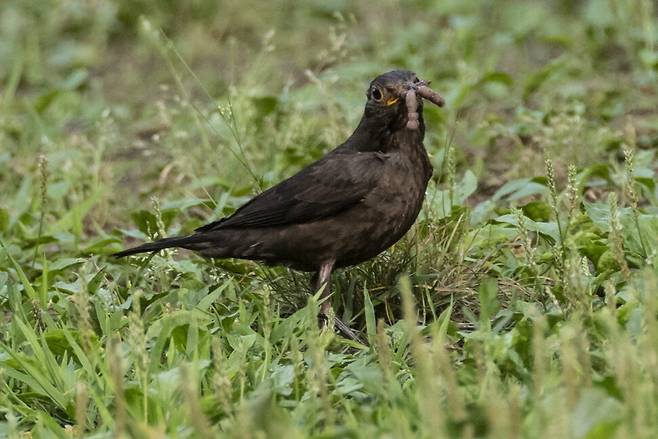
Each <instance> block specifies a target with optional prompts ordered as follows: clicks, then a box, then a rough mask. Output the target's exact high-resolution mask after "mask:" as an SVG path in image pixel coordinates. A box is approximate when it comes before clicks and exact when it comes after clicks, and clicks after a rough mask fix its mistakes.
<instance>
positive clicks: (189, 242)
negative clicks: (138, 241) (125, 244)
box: [112, 234, 206, 258]
mask: <svg viewBox="0 0 658 439" xmlns="http://www.w3.org/2000/svg"><path fill="white" fill-rule="evenodd" d="M205 239H206V238H205V237H202V236H201V234H194V235H188V236H175V237H173V238H164V239H158V240H157V241H153V242H147V243H146V244H142V245H139V246H137V247H133V248H129V249H126V250H123V251H120V252H118V253H114V254H113V255H112V256H114V257H115V258H122V257H124V256H130V255H135V254H138V253H147V252H155V251H158V250H163V249H165V248H171V247H183V248H190V247H194V246H193V244H198V243H200V242H203V241H205Z"/></svg>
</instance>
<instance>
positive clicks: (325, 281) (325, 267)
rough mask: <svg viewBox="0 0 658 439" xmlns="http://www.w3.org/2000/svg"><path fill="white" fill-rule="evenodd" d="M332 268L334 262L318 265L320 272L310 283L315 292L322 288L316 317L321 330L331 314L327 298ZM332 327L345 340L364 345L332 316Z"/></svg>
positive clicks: (341, 322) (340, 321)
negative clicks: (320, 302) (345, 338)
mask: <svg viewBox="0 0 658 439" xmlns="http://www.w3.org/2000/svg"><path fill="white" fill-rule="evenodd" d="M333 268H334V261H328V262H325V263H323V264H322V265H320V270H319V271H318V272H317V273H316V274H315V275H313V278H312V279H311V282H312V284H313V286H314V287H315V290H316V291H317V290H319V289H320V288H322V287H324V290H322V294H321V295H320V299H322V304H321V305H320V315H319V316H318V318H319V320H320V327H321V328H322V329H324V328H326V327H327V326H328V325H329V319H331V315H332V314H333V312H332V311H331V301H330V300H329V296H330V295H331V288H330V286H331V271H332V270H333ZM333 319H334V326H335V327H336V328H337V329H338V330H339V331H340V332H341V333H342V334H343V335H344V336H345V337H347V338H349V339H351V340H354V341H357V342H359V343H361V344H366V343H365V342H364V341H363V340H361V338H360V337H359V336H358V335H356V334H355V333H354V331H352V330H351V329H350V327H349V326H347V325H346V324H345V323H344V322H343V321H342V320H340V319H339V318H338V317H336V316H334V317H333Z"/></svg>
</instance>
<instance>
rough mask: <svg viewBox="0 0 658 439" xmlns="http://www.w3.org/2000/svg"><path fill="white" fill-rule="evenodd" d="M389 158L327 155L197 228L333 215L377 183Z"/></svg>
mask: <svg viewBox="0 0 658 439" xmlns="http://www.w3.org/2000/svg"><path fill="white" fill-rule="evenodd" d="M388 158H389V156H388V155H386V154H382V153H380V152H366V153H349V154H332V155H329V156H326V157H324V158H323V159H321V160H319V161H317V162H315V163H313V164H312V165H310V166H308V167H307V168H304V169H303V170H301V171H300V172H299V173H297V174H295V175H293V176H292V177H290V178H288V179H286V180H284V181H282V182H281V183H279V184H277V185H276V186H273V187H272V188H270V189H268V190H266V191H265V192H263V193H261V194H259V195H257V196H256V197H254V198H253V199H251V200H250V201H249V202H248V203H247V204H245V205H244V206H242V207H241V208H240V209H238V210H237V211H236V212H235V213H234V214H233V215H231V216H230V217H228V218H224V219H221V220H219V221H215V222H213V223H210V224H207V225H205V226H203V227H200V228H198V229H197V230H196V231H197V232H209V231H213V230H219V229H225V228H244V227H271V226H281V225H286V224H300V223H305V222H309V221H313V220H317V219H320V218H326V217H329V216H332V215H335V214H337V213H339V212H341V211H343V210H345V209H347V208H349V207H351V206H353V205H354V204H356V203H359V202H360V201H361V200H363V198H364V197H365V196H366V195H367V194H368V193H369V192H370V191H372V190H373V189H374V188H375V187H376V186H377V184H378V183H379V181H380V179H381V178H382V176H383V175H384V173H385V168H386V162H387V161H388Z"/></svg>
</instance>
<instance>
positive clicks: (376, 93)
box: [370, 87, 384, 102]
mask: <svg viewBox="0 0 658 439" xmlns="http://www.w3.org/2000/svg"><path fill="white" fill-rule="evenodd" d="M370 97H372V98H373V99H374V100H375V101H377V102H379V101H381V100H382V98H383V97H384V96H383V95H382V91H381V90H380V89H378V88H377V87H373V88H372V90H370Z"/></svg>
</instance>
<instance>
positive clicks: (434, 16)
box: [0, 0, 658, 438]
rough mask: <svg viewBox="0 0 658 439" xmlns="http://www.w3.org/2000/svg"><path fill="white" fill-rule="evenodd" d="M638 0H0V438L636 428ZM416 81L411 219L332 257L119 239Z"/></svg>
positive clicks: (652, 66) (644, 206) (655, 119)
mask: <svg viewBox="0 0 658 439" xmlns="http://www.w3.org/2000/svg"><path fill="white" fill-rule="evenodd" d="M657 28H658V9H657V8H656V4H655V2H653V1H652V0H580V1H566V0H550V1H543V2H527V1H521V0H496V1H494V0H483V1H477V0H443V1H440V2H433V1H428V0H418V1H402V2H396V1H379V2H375V1H370V2H358V3H357V2H347V1H341V0H329V1H327V0H312V1H309V2H304V3H300V2H289V1H281V2H256V1H254V0H243V1H241V2H230V1H223V2H217V1H215V0H195V1H189V2H175V1H166V0H161V1H156V0H138V1H129V0H114V1H88V0H38V1H37V0H4V1H2V3H1V5H0V84H1V87H0V194H1V196H0V241H1V245H2V248H1V249H0V319H2V323H1V325H0V389H1V390H0V436H9V437H48V438H49V437H87V436H89V437H217V436H226V437H243V438H250V437H254V438H256V437H498V438H513V437H532V438H536V437H552V438H554V437H573V438H609V437H636V438H639V437H656V435H658V296H656V292H658V272H657V268H656V267H657V263H658V256H657V255H658V253H657V252H658V192H657V188H656V170H657V167H658V166H657V163H658V162H657V160H656V148H657V147H658V106H657V102H658V80H657V79H658V30H657ZM396 67H402V68H409V69H411V70H414V71H416V72H417V73H418V74H419V75H420V76H421V77H423V78H425V79H428V80H432V81H433V82H432V87H433V88H434V89H435V90H437V91H439V92H441V93H443V94H444V95H445V97H446V101H447V105H446V107H445V108H444V109H436V108H432V107H431V106H426V107H425V108H426V114H425V116H426V120H427V123H428V126H429V128H428V134H427V137H426V141H425V144H426V146H427V148H428V151H429V152H430V154H431V156H432V160H433V164H434V167H435V174H434V177H433V180H432V182H431V183H430V188H429V191H428V194H427V200H426V202H425V206H424V210H423V212H422V214H421V217H420V218H419V220H418V222H417V224H416V226H415V227H414V229H413V231H412V232H410V233H409V234H408V236H407V237H406V238H405V239H404V240H403V241H402V242H400V243H398V244H397V245H396V246H394V247H393V248H392V249H391V250H390V251H388V252H387V253H386V254H384V255H382V256H380V257H378V258H377V259H376V260H374V261H372V262H370V263H367V264H364V265H362V266H360V267H355V268H353V269H350V270H343V271H340V272H339V273H337V275H336V277H335V284H334V288H335V294H334V296H333V303H334V307H335V309H336V310H337V313H338V314H339V315H340V316H341V317H342V318H343V319H344V320H346V321H349V322H351V323H350V324H351V326H352V327H353V328H355V329H356V330H358V331H360V333H361V334H363V336H364V337H366V338H367V339H368V340H369V344H370V346H363V345H359V344H356V343H353V342H350V341H348V340H345V339H344V338H342V337H340V336H339V335H337V334H333V333H331V332H321V331H319V330H318V327H317V322H316V318H315V316H316V312H317V308H318V303H317V300H316V299H317V298H316V297H315V296H313V294H312V293H313V292H311V291H308V289H307V287H306V285H307V277H306V275H303V274H300V273H294V272H291V271H288V270H286V269H283V268H271V267H264V266H261V265H259V264H256V263H250V262H244V261H216V262H213V261H208V260H204V259H202V258H199V257H196V256H193V255H191V254H188V253H183V252H174V251H168V252H162V253H160V254H157V255H155V256H152V257H149V258H146V259H130V260H115V259H112V258H111V257H109V256H108V255H109V254H111V253H112V252H115V251H118V250H119V249H121V248H123V247H124V245H126V244H128V243H131V242H136V241H142V240H149V239H152V238H155V237H159V236H171V235H175V234H179V233H184V232H187V231H190V230H192V229H193V228H194V227H195V226H199V225H201V224H202V223H204V222H206V221H208V220H210V219H214V218H219V217H221V216H223V215H227V214H229V213H231V212H232V211H233V210H234V209H236V208H237V207H239V206H240V205H241V204H242V203H243V202H244V201H245V200H246V199H247V198H248V197H249V196H251V195H252V194H254V193H255V192H257V191H259V190H260V189H262V188H265V187H267V186H269V185H271V184H273V183H274V182H277V181H279V180H280V179H281V178H284V177H285V176H288V175H291V174H292V173H293V172H295V171H296V170H297V169H299V168H300V167H302V166H303V165H305V164H308V163H309V162H310V161H312V160H313V159H315V158H317V157H319V156H320V155H322V154H323V153H324V152H326V151H328V150H329V149H331V148H333V147H334V146H335V145H337V144H339V143H340V142H341V141H342V140H344V139H345V138H346V136H347V135H349V133H350V132H351V131H352V129H353V128H354V127H355V124H356V122H357V121H358V119H359V117H360V115H361V112H362V108H363V104H364V91H365V89H366V86H367V83H368V81H369V80H370V79H371V78H373V77H374V76H376V75H377V74H379V73H382V72H384V71H387V70H390V69H392V68H396Z"/></svg>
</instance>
